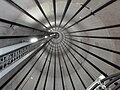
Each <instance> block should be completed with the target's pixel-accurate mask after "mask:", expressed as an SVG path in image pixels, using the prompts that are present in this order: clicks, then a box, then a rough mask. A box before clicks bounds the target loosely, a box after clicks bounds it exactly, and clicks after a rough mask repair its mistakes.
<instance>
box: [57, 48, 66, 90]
mask: <svg viewBox="0 0 120 90" xmlns="http://www.w3.org/2000/svg"><path fill="white" fill-rule="evenodd" d="M57 51H58V60H59V67H60V75H61V80H62V88H63V90H65V83H64V78H63V71H62V66H61V58H60V51H59V48H58V47H57Z"/></svg>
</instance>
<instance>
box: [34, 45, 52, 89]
mask: <svg viewBox="0 0 120 90" xmlns="http://www.w3.org/2000/svg"><path fill="white" fill-rule="evenodd" d="M50 51H51V47H50V49H49V51H48V53H47V55H46V59H45V62H44V64H43V67H42V69H41V72H40V74H39V77H38V80H37V82H36V85H35V87H34V90H37V87H38V85H39V83H40V80H41V76H42V74H43V71H44V68H45V66H46V63H47V61H48V57H49V54H50Z"/></svg>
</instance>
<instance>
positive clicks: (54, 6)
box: [53, 0, 56, 27]
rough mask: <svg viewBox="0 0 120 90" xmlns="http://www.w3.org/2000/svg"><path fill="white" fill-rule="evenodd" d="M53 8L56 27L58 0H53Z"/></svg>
mask: <svg viewBox="0 0 120 90" xmlns="http://www.w3.org/2000/svg"><path fill="white" fill-rule="evenodd" d="M53 10H54V19H55V27H56V0H53Z"/></svg>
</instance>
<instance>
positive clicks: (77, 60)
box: [63, 43, 95, 81]
mask: <svg viewBox="0 0 120 90" xmlns="http://www.w3.org/2000/svg"><path fill="white" fill-rule="evenodd" d="M63 45H64V46H65V47H66V48H67V50H68V51H69V53H70V54H71V55H72V56H73V58H74V59H75V60H76V61H77V63H78V64H79V65H80V67H82V69H83V70H84V71H85V72H86V73H87V75H88V76H89V77H90V78H91V79H92V80H93V81H95V79H94V78H93V77H92V76H91V75H90V73H89V72H88V71H87V70H86V69H85V67H84V66H83V65H82V64H81V63H80V61H79V60H78V59H77V58H76V57H75V55H74V54H73V53H72V51H70V50H69V49H68V47H67V46H66V45H67V44H66V45H65V44H64V43H63ZM68 46H69V45H68ZM69 47H70V48H71V46H69Z"/></svg>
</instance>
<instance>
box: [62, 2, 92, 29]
mask: <svg viewBox="0 0 120 90" xmlns="http://www.w3.org/2000/svg"><path fill="white" fill-rule="evenodd" d="M90 1H91V0H87V1H86V2H85V3H84V4H83V5H82V7H80V8H79V10H78V11H77V12H76V13H75V14H74V15H73V16H72V18H70V20H69V21H68V22H67V23H66V24H65V25H64V26H63V28H64V27H65V26H66V25H67V24H68V23H69V22H70V21H71V20H72V19H73V18H74V17H75V16H77V15H78V13H80V11H81V10H82V9H83V8H84V7H85V6H86V5H87V4H88V3H89V2H90Z"/></svg>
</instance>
